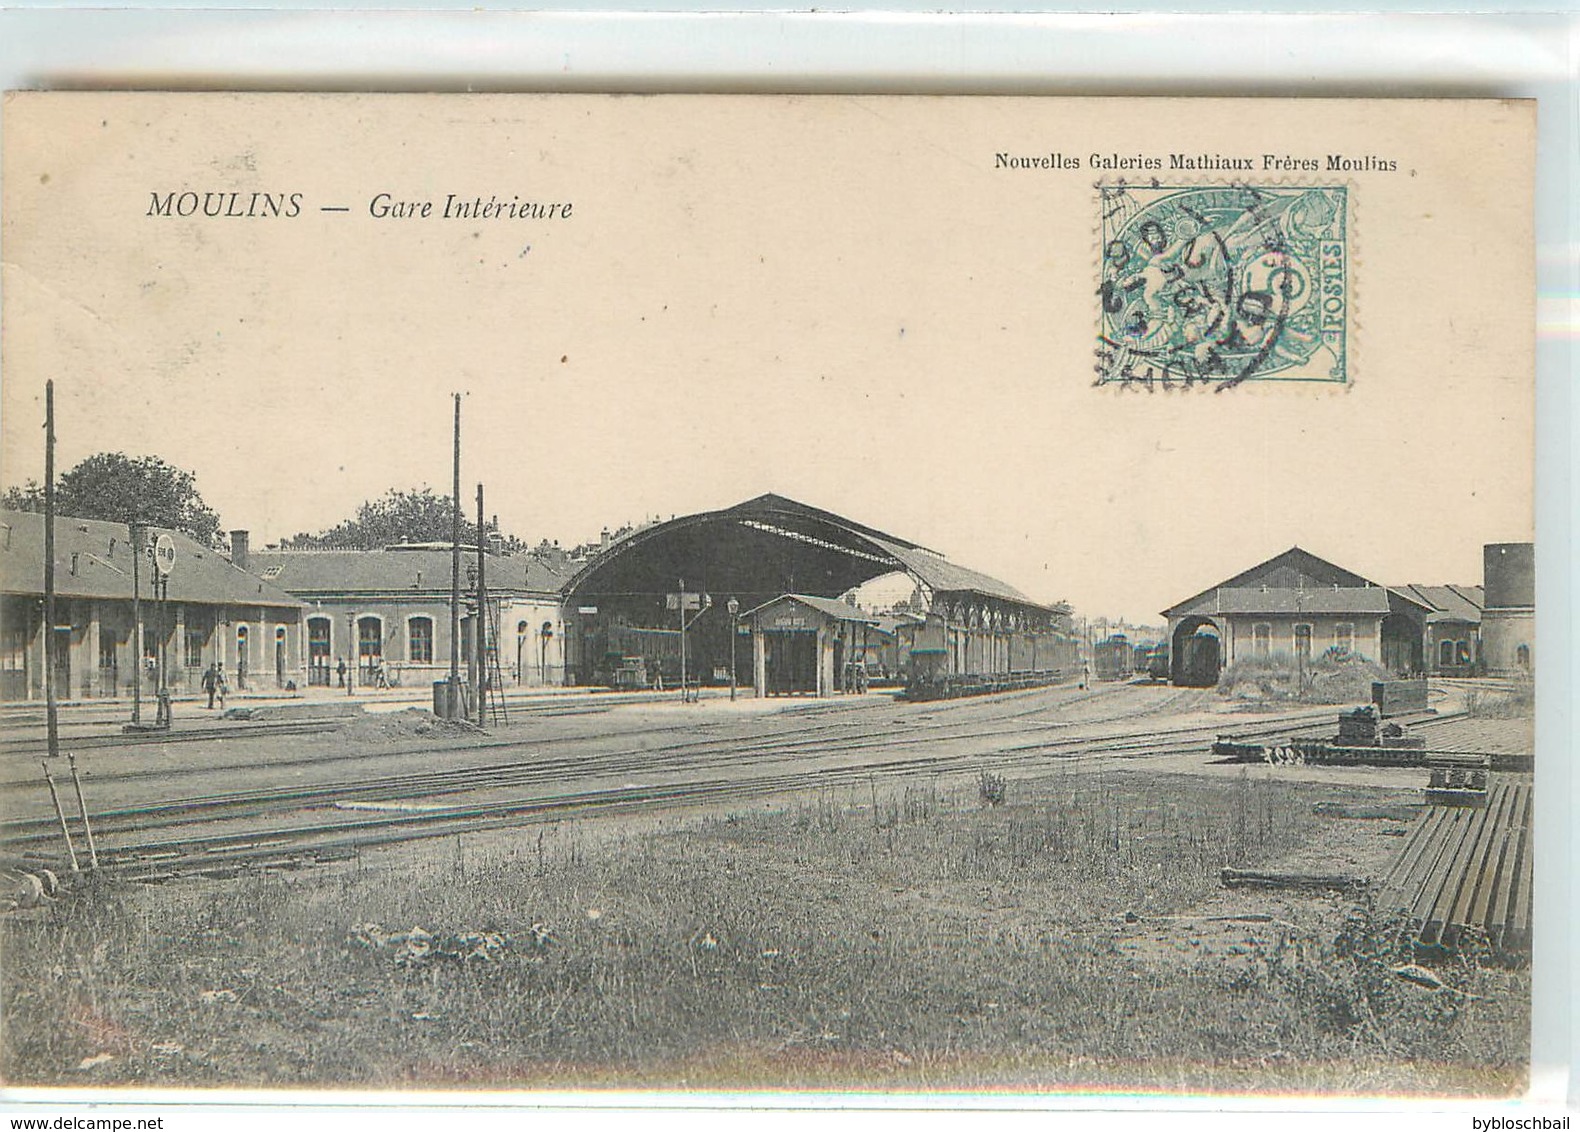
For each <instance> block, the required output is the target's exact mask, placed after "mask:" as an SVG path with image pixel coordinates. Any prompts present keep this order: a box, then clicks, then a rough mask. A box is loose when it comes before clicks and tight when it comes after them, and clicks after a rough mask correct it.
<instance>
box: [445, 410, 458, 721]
mask: <svg viewBox="0 0 1580 1132" xmlns="http://www.w3.org/2000/svg"><path fill="white" fill-rule="evenodd" d="M444 707H445V712H444V714H445V718H446V719H455V718H457V717H459V716H460V715H461V714H462V712H461V710H460V707H461V395H460V394H459V393H457V394H455V479H454V484H453V485H452V487H451V491H450V694H449V696H448V697H446V703H445V705H444Z"/></svg>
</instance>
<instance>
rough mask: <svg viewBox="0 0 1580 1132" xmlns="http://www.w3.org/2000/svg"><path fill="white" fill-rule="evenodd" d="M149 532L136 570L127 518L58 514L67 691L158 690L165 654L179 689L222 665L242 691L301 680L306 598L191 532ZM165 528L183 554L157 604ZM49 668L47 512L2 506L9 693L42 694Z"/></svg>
mask: <svg viewBox="0 0 1580 1132" xmlns="http://www.w3.org/2000/svg"><path fill="white" fill-rule="evenodd" d="M144 531H145V533H144V547H145V552H144V553H145V557H144V558H143V560H142V561H140V562H139V563H138V564H137V566H136V568H135V570H134V567H133V563H132V555H133V551H132V533H131V530H130V528H129V527H128V526H127V525H126V524H125V523H111V522H105V521H102V520H98V519H73V518H66V517H60V516H57V517H56V519H55V625H54V632H55V634H56V644H57V646H58V647H57V648H56V650H55V682H54V683H55V694H56V696H57V698H59V699H63V700H64V699H76V698H79V697H80V698H89V697H112V696H130V695H131V694H132V692H133V689H134V687H135V685H136V681H137V680H138V679H139V678H141V679H142V681H143V691H144V692H145V693H150V694H151V693H152V692H153V690H154V689H155V687H156V686H157V677H158V671H157V667H156V665H157V660H156V658H159V657H162V658H163V659H164V664H165V679H166V684H167V686H168V687H170V688H172V689H173V690H174V691H176V692H178V693H180V692H196V691H198V690H199V688H200V687H201V684H202V678H203V670H204V669H205V668H207V667H208V666H209V665H210V664H219V665H221V666H222V667H223V668H224V669H225V672H226V676H227V679H228V680H230V681H231V684H232V686H233V687H236V688H238V690H246V689H249V688H257V687H264V688H284V687H286V686H287V685H288V684H291V683H293V682H297V683H299V682H300V680H301V666H302V652H301V647H300V641H301V633H300V629H301V622H302V603H301V602H299V601H297V600H296V599H295V598H293V597H291V595H289V594H287V593H285V592H283V591H282V590H280V589H279V588H278V587H276V586H274V585H272V584H270V583H269V582H267V581H265V580H263V579H262V578H259V577H257V576H255V575H253V574H251V573H249V572H247V571H246V570H243V569H241V568H240V567H239V566H236V565H235V564H233V563H232V562H230V561H229V560H228V559H227V558H226V557H225V556H224V555H223V554H221V553H220V552H218V551H216V550H213V549H211V548H210V547H206V546H203V545H202V544H200V543H198V542H196V541H194V540H193V539H191V538H189V537H188V536H186V535H184V534H182V533H181V532H179V531H171V530H166V529H163V528H158V527H147V528H144ZM161 535H169V536H170V539H171V541H172V542H173V543H174V546H175V560H174V563H173V565H172V566H171V569H170V574H169V583H168V589H166V590H164V591H162V596H163V597H164V600H157V601H156V600H155V597H154V587H153V580H152V576H153V574H154V572H155V571H154V568H153V563H152V559H151V558H150V557H148V555H147V548H151V547H152V546H153V545H154V543H155V541H156V540H157V539H158V538H159V536H161ZM134 574H135V575H136V577H137V582H138V589H139V590H140V591H141V593H140V595H139V598H140V600H139V601H138V602H137V603H135V605H136V606H137V607H138V608H137V609H136V610H135V611H134V602H133V594H132V582H133V577H134ZM136 612H140V613H141V615H142V617H141V619H142V630H141V633H140V634H139V632H138V626H137V617H136ZM139 636H140V637H141V642H140V643H139V640H138V638H139ZM43 673H44V516H43V515H40V514H36V513H34V512H28V511H4V512H0V699H5V700H32V699H42V698H43V697H44V695H45V688H44V683H43Z"/></svg>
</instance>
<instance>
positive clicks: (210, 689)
mask: <svg viewBox="0 0 1580 1132" xmlns="http://www.w3.org/2000/svg"><path fill="white" fill-rule="evenodd" d="M218 684H219V681H218V680H217V679H216V677H215V675H214V666H213V665H212V664H210V665H209V666H208V667H207V668H205V669H204V670H203V690H204V691H205V692H207V693H208V706H209V710H210V711H213V710H214V691H215V689H216V687H217V686H218Z"/></svg>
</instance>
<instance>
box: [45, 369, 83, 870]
mask: <svg viewBox="0 0 1580 1132" xmlns="http://www.w3.org/2000/svg"><path fill="white" fill-rule="evenodd" d="M55 647H56V641H55V383H54V382H53V381H46V382H45V383H44V689H45V694H44V702H45V704H46V705H47V706H46V708H45V713H46V715H45V718H46V719H47V721H48V722H47V724H46V726H47V729H48V742H49V757H50V758H54V757H55V756H56V755H58V754H60V717H59V714H58V711H57V709H56V705H55ZM46 773H47V772H46ZM51 789H52V790H53V789H54V787H53V786H51ZM62 821H64V819H62ZM75 863H76V862H75V858H73V864H75Z"/></svg>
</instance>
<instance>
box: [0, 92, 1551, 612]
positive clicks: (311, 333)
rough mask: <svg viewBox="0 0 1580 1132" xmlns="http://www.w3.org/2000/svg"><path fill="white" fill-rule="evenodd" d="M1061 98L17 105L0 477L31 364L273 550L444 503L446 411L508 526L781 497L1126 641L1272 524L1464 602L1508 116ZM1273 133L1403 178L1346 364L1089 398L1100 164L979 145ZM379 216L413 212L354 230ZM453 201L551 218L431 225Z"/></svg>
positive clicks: (1525, 454)
mask: <svg viewBox="0 0 1580 1132" xmlns="http://www.w3.org/2000/svg"><path fill="white" fill-rule="evenodd" d="M1034 102H1035V103H1036V104H1035V105H1033V103H1034ZM1416 105H1417V104H1409V106H1411V107H1414V106H1416ZM1075 109H1076V106H1075V105H1074V104H1059V103H1051V102H1049V101H1048V100H1018V99H1007V100H978V101H975V102H973V101H970V100H962V101H951V102H948V103H942V102H940V101H938V100H911V101H909V102H893V101H882V100H860V99H855V100H852V99H810V100H809V99H791V100H774V101H771V102H770V101H767V100H763V101H756V102H753V101H751V100H731V99H714V100H696V99H693V100H689V101H685V102H675V101H669V102H666V101H665V100H661V99H660V100H655V99H607V98H606V99H598V98H593V99H587V100H580V101H578V100H559V101H555V100H547V101H544V100H520V99H518V100H515V101H509V100H506V101H489V100H478V99H472V100H462V101H456V100H452V101H448V102H445V101H442V100H440V101H435V100H426V101H425V100H422V99H410V98H408V99H405V100H392V101H383V102H380V101H378V100H370V99H367V98H362V99H353V100H349V101H340V102H333V101H328V100H323V99H318V100H313V99H307V100H300V99H295V100H293V99H291V98H289V97H286V96H272V97H269V98H263V99H254V100H251V101H248V100H238V99H235V98H230V99H210V100H208V101H206V102H201V103H199V102H195V101H192V100H183V99H181V98H179V97H175V98H172V97H169V96H164V97H161V96H143V97H142V98H140V99H135V100H127V99H124V98H123V99H121V100H119V101H117V100H116V99H115V98H114V97H113V96H97V95H84V96H75V97H65V98H61V99H57V100H53V101H51V100H48V99H44V100H40V101H39V102H36V103H33V104H30V105H26V106H22V107H17V106H12V107H11V109H10V111H9V117H8V120H7V130H6V136H5V144H6V151H5V155H4V156H5V167H6V170H7V180H6V193H7V196H6V201H5V205H6V207H5V231H4V238H5V241H6V248H7V251H6V263H5V266H4V275H3V297H4V303H5V306H4V318H5V325H6V341H5V345H6V350H5V354H4V358H3V365H4V368H3V371H0V374H3V386H0V407H3V410H4V414H3V421H0V429H3V434H0V435H3V440H4V447H3V451H0V479H3V482H4V483H5V484H8V485H9V484H14V483H19V482H21V481H23V480H25V479H28V478H34V479H37V478H41V476H42V464H43V460H42V436H41V431H40V430H39V427H38V426H39V422H40V421H41V417H42V393H43V383H44V381H45V380H46V379H48V378H53V379H54V380H55V383H56V405H57V415H58V422H57V428H56V432H57V436H58V438H59V450H58V453H57V465H58V466H59V467H60V468H61V469H66V468H69V467H71V466H72V465H73V464H74V463H75V462H77V461H78V460H80V459H82V458H84V457H86V456H88V455H90V454H92V453H94V452H99V451H106V450H120V451H125V452H127V453H128V454H131V455H143V454H152V455H157V456H160V457H162V458H164V459H166V460H168V461H169V462H171V463H173V464H175V465H177V466H179V467H182V468H184V469H187V470H189V471H191V472H193V473H195V474H196V477H197V482H198V486H199V489H200V490H201V492H202V494H203V497H204V498H205V500H206V501H207V502H208V503H209V504H210V505H211V506H212V507H214V508H215V509H216V510H217V511H218V512H219V513H220V515H221V518H222V520H223V522H224V523H225V525H226V526H227V527H229V528H245V529H248V530H249V531H250V532H251V534H252V538H253V542H254V545H263V544H265V543H268V542H272V541H275V540H278V539H280V538H282V537H288V536H290V535H293V534H296V533H298V532H303V531H317V530H320V529H323V528H325V527H328V526H331V525H333V524H335V523H337V522H339V521H340V520H342V519H344V518H347V517H349V516H350V515H351V514H352V513H353V512H354V511H355V509H356V507H357V506H358V504H360V503H361V502H363V501H365V500H368V499H371V498H375V497H377V496H379V495H381V494H383V493H384V492H385V491H386V490H388V489H391V488H399V489H408V488H414V487H420V486H429V487H432V488H433V489H435V490H436V491H438V492H441V493H446V492H448V491H449V484H450V454H451V422H452V417H451V394H452V393H453V392H461V393H463V394H464V397H463V407H462V447H463V459H462V483H463V487H462V497H463V499H464V500H466V501H467V506H468V511H469V512H470V509H471V502H470V501H471V500H472V498H473V493H474V491H475V486H476V484H477V483H478V482H480V481H481V482H483V483H484V484H485V489H486V497H487V510H488V512H489V513H490V514H497V515H498V516H499V520H500V523H501V525H502V526H503V527H504V529H505V530H507V531H509V532H511V533H513V534H516V535H518V536H519V537H521V538H524V539H526V540H529V541H532V542H536V541H537V540H538V539H540V538H548V539H550V540H558V541H559V542H560V543H561V544H562V545H571V544H574V543H577V542H581V541H585V540H589V539H594V538H596V537H597V535H598V533H599V530H600V529H601V528H602V527H605V526H609V527H616V526H619V525H622V524H624V523H628V522H640V521H642V520H644V519H648V518H652V517H660V518H669V517H670V516H672V515H680V514H687V513H691V512H695V511H701V510H711V509H714V508H720V507H727V506H729V505H731V504H734V503H737V502H740V501H742V500H745V499H749V498H752V497H753V496H756V495H759V494H762V493H764V492H770V491H771V492H776V493H778V494H781V495H785V496H789V497H791V498H793V499H797V500H799V501H801V502H804V503H807V504H811V505H813V506H817V507H822V508H826V509H828V510H832V511H835V512H838V513H841V514H844V515H846V516H848V517H850V518H852V519H855V520H857V521H860V522H862V523H866V524H869V525H872V526H875V527H877V528H879V529H883V530H887V531H890V532H892V533H894V534H896V535H899V536H901V537H904V538H907V539H911V540H913V541H915V542H918V543H921V544H923V545H925V546H928V547H930V548H932V549H934V550H937V551H939V552H941V553H943V554H945V555H947V556H948V557H949V558H950V559H951V560H953V561H956V562H959V563H961V564H963V565H967V566H970V567H972V568H974V569H977V570H981V571H984V572H986V573H989V574H992V575H994V576H997V577H1000V578H1002V579H1004V580H1005V581H1008V582H1010V583H1011V584H1013V585H1015V586H1017V587H1019V588H1020V589H1022V590H1023V591H1025V592H1026V593H1027V594H1029V595H1030V596H1032V597H1033V598H1035V599H1037V600H1041V601H1054V600H1066V601H1070V602H1072V603H1073V604H1074V605H1075V607H1076V608H1077V611H1078V612H1079V613H1083V614H1087V615H1090V616H1092V617H1098V616H1107V617H1115V618H1118V617H1124V618H1129V619H1131V620H1135V621H1142V622H1149V621H1151V622H1155V621H1157V620H1158V617H1157V614H1158V612H1159V611H1160V610H1162V609H1163V608H1165V607H1166V606H1168V605H1170V604H1172V603H1174V602H1176V601H1179V600H1181V599H1183V598H1186V597H1188V596H1190V595H1192V594H1194V593H1196V592H1199V591H1200V590H1202V589H1205V588H1207V587H1209V586H1211V585H1213V584H1214V583H1215V582H1217V581H1220V580H1222V579H1223V578H1226V577H1228V576H1230V575H1232V574H1235V573H1237V572H1239V571H1240V570H1243V569H1245V568H1246V567H1248V566H1250V565H1252V564H1254V563H1255V562H1258V561H1261V560H1262V559H1265V558H1268V557H1271V556H1273V555H1275V554H1277V553H1280V552H1282V551H1283V550H1286V549H1288V548H1289V547H1290V546H1292V545H1300V546H1303V547H1305V548H1306V549H1307V550H1310V551H1312V552H1313V553H1316V554H1318V555H1321V556H1323V557H1326V558H1329V559H1331V560H1333V561H1334V562H1336V563H1338V564H1339V565H1341V566H1343V567H1345V568H1348V569H1351V570H1354V571H1355V572H1358V573H1360V574H1362V575H1365V576H1367V577H1370V578H1372V579H1373V580H1375V581H1379V582H1382V583H1384V584H1395V583H1402V582H1425V583H1432V584H1440V583H1445V582H1451V583H1462V584H1477V583H1479V582H1480V581H1481V547H1482V544H1483V543H1485V542H1496V541H1523V540H1526V539H1529V538H1530V537H1531V527H1532V518H1531V515H1532V494H1531V490H1532V489H1531V480H1532V474H1533V472H1532V469H1533V444H1532V439H1531V437H1532V427H1533V426H1532V406H1531V402H1532V399H1533V384H1532V381H1533V379H1532V369H1533V365H1534V363H1533V358H1532V352H1531V342H1530V332H1529V328H1530V326H1531V310H1530V306H1529V300H1528V297H1527V292H1528V291H1529V290H1530V288H1529V287H1528V286H1524V284H1527V283H1528V282H1529V271H1530V268H1529V258H1530V257H1529V255H1528V250H1529V249H1528V246H1526V245H1525V244H1522V242H1521V241H1522V240H1528V236H1529V225H1530V215H1529V210H1528V205H1526V206H1522V205H1521V203H1520V202H1521V201H1522V200H1524V201H1526V202H1528V194H1526V195H1525V196H1524V197H1521V194H1519V193H1504V194H1499V193H1497V192H1494V191H1493V190H1494V188H1495V187H1496V186H1498V185H1506V184H1508V183H1509V181H1510V178H1514V179H1516V180H1517V178H1518V177H1519V176H1520V175H1522V170H1524V169H1525V165H1524V164H1522V162H1524V161H1526V160H1527V159H1528V154H1527V155H1523V156H1522V151H1521V148H1520V142H1519V139H1520V133H1519V130H1520V129H1521V128H1523V126H1522V123H1521V122H1520V121H1519V120H1518V115H1515V119H1514V120H1512V122H1511V120H1506V118H1507V115H1506V114H1500V112H1498V111H1497V110H1496V109H1495V108H1489V107H1485V106H1483V107H1472V109H1471V111H1469V112H1466V113H1465V115H1464V118H1463V120H1457V119H1456V120H1453V121H1449V120H1446V119H1444V118H1442V117H1441V114H1442V113H1444V112H1442V111H1431V112H1428V111H1426V110H1421V111H1419V112H1418V111H1416V110H1413V109H1410V110H1396V111H1395V112H1394V113H1393V114H1392V116H1391V117H1378V116H1376V115H1375V114H1373V113H1370V112H1362V111H1359V110H1357V111H1355V112H1353V113H1351V112H1345V113H1340V112H1337V111H1334V110H1333V109H1332V108H1331V107H1329V108H1326V109H1325V110H1322V111H1321V112H1316V111H1313V110H1307V109H1301V110H1299V111H1296V110H1291V111H1290V112H1289V113H1288V114H1286V115H1282V116H1281V121H1280V122H1279V123H1278V124H1277V126H1276V128H1275V127H1274V126H1273V125H1266V126H1263V125H1259V124H1257V123H1249V124H1248V123H1245V122H1242V121H1239V120H1237V119H1235V118H1234V117H1233V115H1232V114H1230V113H1229V112H1228V110H1227V108H1225V110H1224V111H1223V112H1221V113H1220V112H1218V111H1213V112H1210V113H1203V112H1202V111H1201V109H1200V108H1199V107H1198V108H1196V109H1195V110H1194V112H1192V113H1190V114H1182V113H1179V112H1176V111H1174V110H1170V111H1168V112H1166V113H1160V112H1158V108H1157V107H1156V106H1155V105H1153V106H1152V107H1151V108H1150V110H1149V112H1147V113H1138V112H1137V111H1136V110H1135V109H1133V108H1130V107H1127V106H1126V105H1125V104H1123V103H1119V104H1114V103H1110V104H1107V105H1104V106H1101V107H1095V106H1093V105H1092V104H1079V110H1080V112H1079V113H1074V112H1073V111H1074V110H1075ZM1434 114H1435V115H1438V116H1436V117H1434V116H1433V115H1434ZM1258 130H1261V131H1264V132H1265V136H1261V135H1260V134H1258ZM1324 130H1326V131H1328V132H1329V133H1330V134H1331V136H1329V137H1324V136H1322V133H1323V131H1324ZM1248 133H1249V134H1250V135H1253V136H1252V137H1251V138H1250V140H1249V141H1247V140H1246V135H1247V134H1248ZM1295 139H1310V140H1309V145H1310V146H1311V147H1314V148H1315V149H1316V150H1317V151H1318V152H1320V151H1321V150H1322V149H1324V148H1336V147H1340V146H1347V147H1349V148H1350V149H1355V148H1360V147H1366V148H1368V149H1369V150H1371V151H1378V152H1384V153H1388V154H1392V155H1394V157H1393V158H1392V159H1393V160H1396V161H1400V162H1403V163H1404V168H1403V169H1401V171H1400V173H1399V175H1397V176H1392V177H1390V176H1388V175H1386V174H1376V175H1366V176H1356V177H1353V178H1352V179H1351V189H1350V199H1351V200H1352V201H1353V202H1354V204H1353V208H1354V216H1353V221H1354V222H1353V224H1352V226H1351V231H1350V240H1351V255H1352V259H1351V266H1350V276H1349V286H1350V287H1351V293H1350V294H1349V295H1348V296H1347V297H1348V299H1349V300H1350V303H1351V308H1350V325H1349V341H1350V346H1351V354H1350V372H1349V381H1348V382H1347V383H1345V384H1344V385H1340V386H1335V387H1315V386H1295V385H1292V384H1289V383H1286V384H1283V385H1279V384H1277V383H1273V382H1262V383H1247V384H1246V385H1243V386H1241V387H1239V388H1237V389H1235V390H1232V391H1228V392H1224V393H1221V394H1215V393H1212V392H1206V391H1201V390H1191V391H1171V392H1150V393H1149V392H1144V391H1138V390H1121V389H1115V388H1094V387H1093V384H1092V379H1093V364H1094V355H1093V350H1094V345H1095V326H1096V309H1097V308H1096V303H1097V300H1096V297H1095V289H1096V288H1095V283H1096V281H1097V279H1098V275H1099V269H1098V267H1097V261H1098V258H1099V257H1098V253H1097V250H1096V243H1097V237H1096V233H1097V230H1098V220H1097V207H1098V206H1097V204H1096V203H1095V202H1096V196H1095V194H1094V192H1093V188H1092V183H1091V173H1090V172H1089V171H1087V172H1082V173H1078V174H1072V175H1068V176H1061V175H1059V174H1056V173H1054V174H1050V173H1037V172H1033V173H1029V174H1028V173H1024V172H1017V173H1015V174H1013V175H1009V174H1006V173H1005V172H1004V171H1002V170H995V168H994V156H995V154H996V153H997V152H1000V151H1013V152H1017V153H1021V152H1024V153H1033V154H1037V153H1044V152H1050V151H1052V150H1054V149H1058V150H1059V151H1061V152H1069V153H1074V154H1079V155H1081V157H1082V160H1083V161H1086V160H1087V159H1088V157H1087V155H1089V154H1092V153H1094V152H1097V151H1104V152H1116V153H1117V152H1119V151H1121V150H1123V151H1124V152H1126V153H1129V152H1132V151H1134V152H1136V153H1151V152H1159V153H1167V152H1170V151H1173V150H1178V149H1187V148H1189V149H1192V150H1193V151H1194V150H1197V149H1203V148H1213V147H1216V148H1234V147H1235V146H1236V145H1243V146H1244V147H1245V148H1249V149H1250V150H1251V151H1252V152H1260V151H1261V150H1262V149H1266V148H1271V147H1273V146H1275V145H1277V146H1283V147H1285V148H1289V147H1290V146H1292V145H1294V144H1295ZM1301 144H1308V142H1307V141H1306V140H1302V141H1301ZM1467 153H1475V154H1477V155H1478V163H1477V164H1476V165H1475V167H1474V169H1473V170H1469V169H1467V166H1466V164H1465V161H1464V160H1463V159H1464V156H1465V154H1467ZM1525 175H1528V170H1526V172H1525ZM162 191H164V192H180V191H196V192H204V191H214V192H238V193H242V194H243V199H244V200H245V199H247V198H248V196H249V195H250V193H252V192H256V191H264V192H270V193H275V194H280V195H282V196H285V195H288V194H292V193H300V194H301V197H300V201H301V204H300V214H299V215H297V216H295V217H291V218H270V219H257V218H239V219H208V218H204V217H201V216H194V217H189V218H181V217H176V216H171V217H166V216H162V215H157V214H156V215H153V216H150V215H148V213H149V210H150V201H151V197H157V196H158V194H159V193H160V192H162ZM379 194H387V195H386V196H385V197H383V198H382V201H384V202H394V201H412V202H421V201H428V202H431V204H432V209H431V211H430V215H429V216H428V217H427V218H423V217H420V216H419V217H415V218H395V217H392V216H389V215H383V216H380V215H375V213H376V212H377V210H378V208H379V207H380V204H379V202H380V200H381V198H380V196H379ZM451 194H454V196H455V198H456V199H457V200H461V199H467V200H471V199H477V198H481V199H483V200H488V199H489V198H490V197H492V198H495V199H498V200H502V201H505V202H507V203H509V202H511V201H513V200H520V201H531V202H535V203H539V204H549V203H556V204H562V205H563V204H565V203H569V204H571V205H572V206H573V207H572V212H571V216H570V217H569V218H557V219H547V220H545V219H539V220H532V219H528V220H511V219H508V218H506V219H497V218H490V219H488V220H487V221H473V220H471V219H466V220H460V219H448V220H447V219H443V218H442V217H440V216H438V215H435V214H436V213H442V210H443V206H444V203H445V201H446V200H447V198H449V197H450V196H451ZM326 207H329V208H337V209H338V208H342V207H343V208H345V209H346V210H347V211H345V212H323V211H321V209H323V208H326ZM1522 249H1523V251H1524V252H1525V253H1527V254H1522ZM1489 280H1500V281H1502V283H1503V284H1504V285H1502V286H1488V285H1487V283H1488V281H1489Z"/></svg>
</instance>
